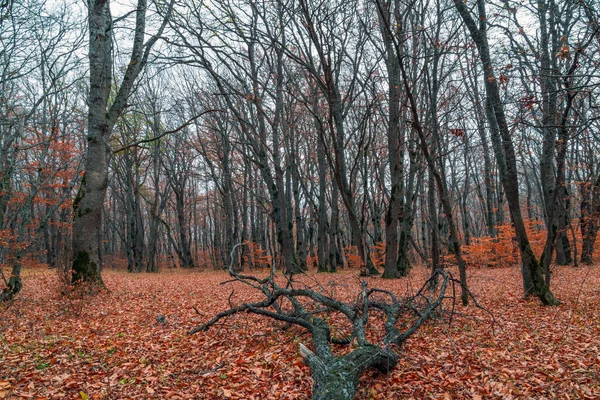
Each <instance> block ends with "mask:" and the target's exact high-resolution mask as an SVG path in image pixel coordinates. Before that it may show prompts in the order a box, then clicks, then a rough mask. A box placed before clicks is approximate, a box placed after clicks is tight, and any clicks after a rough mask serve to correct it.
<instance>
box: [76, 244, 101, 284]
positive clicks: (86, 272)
mask: <svg viewBox="0 0 600 400" xmlns="http://www.w3.org/2000/svg"><path fill="white" fill-rule="evenodd" d="M97 280H98V266H97V265H96V263H95V262H93V261H91V260H90V255H89V254H88V252H87V251H83V250H82V251H79V252H78V253H77V255H76V256H75V260H74V261H73V282H79V281H83V282H93V281H97Z"/></svg>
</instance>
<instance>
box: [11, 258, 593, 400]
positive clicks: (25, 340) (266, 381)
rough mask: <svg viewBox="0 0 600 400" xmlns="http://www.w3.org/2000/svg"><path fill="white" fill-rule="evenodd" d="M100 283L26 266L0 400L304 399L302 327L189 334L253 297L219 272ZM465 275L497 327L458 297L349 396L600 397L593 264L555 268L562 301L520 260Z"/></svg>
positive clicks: (235, 326) (340, 285)
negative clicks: (536, 292)
mask: <svg viewBox="0 0 600 400" xmlns="http://www.w3.org/2000/svg"><path fill="white" fill-rule="evenodd" d="M425 276H426V271H425V270H423V269H419V268H416V269H415V270H413V271H412V272H411V274H410V276H409V277H408V278H403V279H399V280H393V281H383V280H381V279H379V278H369V285H370V286H371V287H374V286H377V287H384V288H388V289H391V290H393V291H394V292H396V293H397V294H399V295H403V294H407V293H411V292H414V290H416V289H417V288H418V287H420V285H421V283H422V282H423V281H424V279H425ZM104 279H105V282H106V285H107V287H108V288H109V289H110V292H103V293H99V294H96V295H94V296H80V295H78V294H77V293H72V294H70V295H68V296H65V295H61V294H60V293H59V285H58V283H57V282H58V279H57V276H56V272H54V271H49V270H44V269H38V270H28V271H25V273H24V290H23V292H22V293H21V294H20V295H19V296H18V298H17V299H16V300H14V301H13V302H12V303H10V304H8V305H0V307H1V308H0V399H2V398H34V399H60V398H66V399H83V400H85V399H124V398H156V399H163V398H165V399H183V398H194V399H220V398H232V399H309V398H310V391H311V384H312V382H311V379H310V373H309V370H308V368H307V367H306V366H305V365H304V364H303V362H302V359H301V358H300V356H299V354H298V342H303V343H306V344H309V343H310V340H309V338H308V336H307V335H305V334H303V333H302V331H301V330H299V329H296V328H291V329H284V328H285V327H284V326H282V324H279V323H274V322H273V321H270V320H266V319H263V318H259V317H256V316H250V315H247V314H244V315H239V316H237V317H235V318H232V319H230V320H228V321H227V322H226V323H224V324H221V325H219V326H215V327H213V328H212V329H211V330H209V331H208V332H205V333H203V332H201V333H198V334H195V335H192V336H189V335H188V334H187V331H188V330H189V329H190V328H192V327H194V326H197V325H198V324H200V323H202V322H206V321H207V320H208V319H209V318H210V317H212V316H213V315H214V314H215V313H217V312H219V311H222V310H224V309H226V308H228V306H229V304H230V303H231V304H234V305H235V304H240V302H241V301H242V299H243V298H245V297H248V296H251V295H250V294H249V291H248V289H247V288H243V287H242V286H240V285H239V284H235V283H226V284H221V282H223V281H226V280H228V275H227V274H226V273H224V272H212V271H210V272H208V271H204V272H187V271H168V272H164V273H160V274H137V275H134V274H127V273H125V272H120V271H110V270H107V271H106V272H105V273H104ZM305 279H309V280H314V281H315V282H317V281H318V282H319V283H320V284H321V285H322V288H323V290H327V291H328V292H329V294H330V295H334V296H342V297H344V296H345V297H348V298H354V297H356V293H357V288H358V287H359V279H358V277H357V276H356V274H355V273H353V272H348V271H345V272H341V273H338V274H335V275H332V274H319V275H312V276H309V277H305ZM469 282H470V285H471V288H472V291H473V292H474V294H475V295H476V296H477V298H478V300H479V302H480V303H481V304H482V305H483V306H485V307H486V308H487V309H489V310H490V311H492V312H493V314H494V317H495V320H496V324H495V325H494V326H492V324H491V318H490V316H489V315H487V314H486V313H485V312H484V311H482V310H480V309H477V308H475V307H473V306H470V307H467V308H462V307H460V306H457V307H456V310H455V311H456V314H455V315H454V318H453V320H452V321H451V324H449V321H448V319H447V318H445V319H441V320H439V321H431V322H429V323H427V324H426V325H425V326H424V327H423V328H422V329H421V330H420V331H419V332H418V333H416V334H415V335H414V336H412V337H411V338H410V339H409V340H408V341H407V342H406V343H405V345H404V346H403V347H402V349H400V363H399V365H398V366H397V367H396V368H395V369H394V371H393V372H392V373H390V374H388V375H381V374H379V373H377V372H376V371H372V372H370V373H367V374H365V375H364V376H363V377H362V378H361V385H360V389H359V393H358V395H357V398H359V399H398V398H407V399H408V398H414V399H427V398H436V399H438V398H441V399H455V398H456V399H459V398H460V399H463V398H466V399H469V398H471V399H493V398H498V399H500V398H502V399H509V398H538V399H552V398H565V399H595V398H600V266H592V267H589V266H584V267H579V268H576V269H575V268H572V267H561V268H559V269H557V270H556V271H555V273H554V275H553V283H552V286H553V289H554V291H555V293H556V295H557V296H558V297H559V298H560V300H561V301H562V305H561V306H559V307H552V308H548V307H542V306H540V304H539V302H537V301H535V300H533V299H532V300H524V299H523V298H522V296H521V279H520V275H519V270H518V269H517V268H503V269H473V270H471V271H470V273H469ZM232 290H234V291H233V295H231V293H232ZM446 308H447V309H448V304H447V305H446ZM196 310H197V311H196ZM161 317H164V318H161ZM375 329H376V328H375Z"/></svg>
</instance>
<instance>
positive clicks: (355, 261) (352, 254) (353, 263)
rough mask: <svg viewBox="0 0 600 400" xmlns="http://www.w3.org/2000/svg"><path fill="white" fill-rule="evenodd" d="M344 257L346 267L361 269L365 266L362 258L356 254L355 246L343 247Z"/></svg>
mask: <svg viewBox="0 0 600 400" xmlns="http://www.w3.org/2000/svg"><path fill="white" fill-rule="evenodd" d="M343 251H344V257H346V260H347V261H348V268H352V269H362V268H364V266H365V263H364V262H363V259H362V258H361V256H360V255H359V254H358V248H357V247H356V246H346V247H344V250H343Z"/></svg>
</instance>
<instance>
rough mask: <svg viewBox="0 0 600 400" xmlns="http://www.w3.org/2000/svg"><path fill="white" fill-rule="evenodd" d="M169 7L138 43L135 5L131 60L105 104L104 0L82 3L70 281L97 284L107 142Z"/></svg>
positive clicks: (109, 74) (140, 24)
mask: <svg viewBox="0 0 600 400" xmlns="http://www.w3.org/2000/svg"><path fill="white" fill-rule="evenodd" d="M172 4H173V3H172V2H171V3H170V5H169V6H168V9H167V11H166V14H165V15H166V16H165V18H164V20H163V22H162V24H161V26H160V27H159V29H158V32H157V34H156V35H154V36H152V37H151V38H150V39H149V40H147V41H146V42H144V38H145V35H146V10H147V8H148V4H147V0H138V2H137V7H136V9H135V20H136V23H135V28H134V29H135V30H134V38H133V46H132V50H131V57H130V59H129V62H128V63H127V68H126V70H125V73H124V75H123V80H122V81H121V84H120V85H119V86H118V87H117V88H116V92H115V93H116V94H115V95H114V96H112V97H113V100H112V102H110V100H109V96H110V94H111V88H112V86H113V31H112V29H113V20H112V16H111V12H110V1H109V0H90V1H89V2H88V28H89V29H88V30H89V33H88V34H89V55H88V58H89V65H90V72H89V74H90V78H89V84H90V86H89V95H88V132H87V151H86V155H85V160H84V171H85V172H84V177H83V181H82V183H81V187H80V188H79V192H78V193H77V197H76V199H75V202H74V211H75V216H74V219H73V264H72V270H73V276H72V282H90V283H102V276H101V270H102V262H101V253H100V251H101V250H100V243H101V240H102V208H103V205H104V197H105V195H106V188H107V185H108V161H109V157H110V147H109V144H108V143H109V140H110V136H111V133H112V130H113V127H114V125H115V123H116V121H117V119H118V118H119V117H120V116H121V114H122V113H123V111H124V110H125V108H126V107H127V100H128V98H129V95H130V94H131V92H132V90H133V87H134V84H135V81H136V79H137V77H138V75H139V74H140V72H141V71H142V69H143V68H144V66H145V65H146V62H147V60H148V56H149V55H150V50H151V48H152V46H153V45H154V43H156V41H157V40H158V38H159V37H160V36H161V34H162V32H163V31H164V28H165V26H166V23H167V22H168V19H169V18H170V14H171V9H172Z"/></svg>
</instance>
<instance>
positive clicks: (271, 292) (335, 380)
mask: <svg viewBox="0 0 600 400" xmlns="http://www.w3.org/2000/svg"><path fill="white" fill-rule="evenodd" d="M238 246H239V245H236V246H235V247H234V249H233V251H232V259H233V255H234V252H235V251H236V248H237V247H238ZM229 273H230V275H231V276H232V278H233V281H237V282H241V283H243V284H246V285H249V286H251V287H253V288H254V289H256V290H257V291H259V292H260V293H262V298H261V300H260V301H255V302H245V303H242V304H240V305H238V306H231V308H230V309H228V310H225V311H223V312H221V313H219V314H217V315H216V316H214V317H213V318H212V319H211V320H210V321H208V322H206V323H205V324H202V325H200V326H197V327H195V328H194V329H192V330H190V331H189V333H190V334H194V333H197V332H201V331H207V330H208V329H209V328H210V327H211V326H213V325H215V324H216V323H217V322H219V321H220V320H222V319H224V318H228V317H231V316H233V315H235V314H239V313H246V312H249V313H253V314H258V315H262V316H266V317H269V318H272V319H274V320H278V321H282V322H285V323H286V324H290V325H295V326H299V327H301V328H304V329H306V330H307V331H308V332H309V333H310V335H311V337H312V346H313V350H310V349H309V348H308V347H307V346H305V345H304V344H302V343H300V345H299V346H300V354H301V356H302V357H303V359H304V361H305V362H306V364H307V365H308V366H309V367H310V370H311V373H312V377H313V380H314V385H313V394H312V398H313V399H314V400H324V399H330V400H349V399H353V398H354V395H355V393H356V390H357V386H358V380H359V377H360V376H361V374H362V373H363V372H364V371H365V370H367V369H369V368H376V369H378V370H379V371H381V372H382V373H388V372H390V371H391V370H392V369H393V368H394V367H395V366H396V364H397V363H398V354H397V351H398V349H399V347H400V346H401V345H402V343H403V342H404V341H405V340H406V339H408V338H409V337H410V336H411V335H412V334H413V333H415V332H416V331H417V330H418V329H419V327H420V326H421V325H422V324H423V323H424V322H425V321H426V320H427V319H429V318H430V317H432V316H433V315H434V314H435V315H441V313H440V312H437V311H436V310H438V309H440V308H441V306H442V303H443V302H444V300H445V299H450V300H451V301H452V303H453V302H454V295H452V296H446V291H447V289H448V287H449V285H453V284H454V282H455V281H454V279H453V278H452V277H451V276H450V275H449V273H448V272H446V271H444V270H438V271H436V272H435V274H434V275H433V276H432V277H431V278H430V279H429V280H428V281H427V282H425V283H424V285H423V286H422V288H421V289H420V290H419V291H418V292H417V293H416V294H415V295H413V296H411V297H408V298H397V297H396V295H395V294H394V293H392V292H391V291H388V290H384V289H378V288H370V289H369V288H368V287H367V283H366V281H363V282H362V286H361V290H360V294H359V295H358V296H357V297H356V299H355V300H353V301H351V302H344V301H341V300H337V299H335V298H333V296H329V295H327V294H326V293H324V292H325V290H324V288H322V287H321V288H319V289H316V290H315V289H312V288H310V287H309V286H308V285H306V284H305V283H303V282H302V281H297V280H294V278H293V277H279V278H278V279H276V278H277V277H276V274H275V270H274V269H272V270H271V273H270V274H269V276H268V277H266V278H258V277H255V276H252V275H244V274H242V273H239V272H236V271H234V270H233V264H230V266H229ZM278 280H279V281H282V283H278ZM229 282H231V281H229ZM432 288H434V289H432ZM452 293H454V290H452ZM434 312H435V313H434ZM375 314H377V315H378V316H379V318H378V319H377V321H381V322H382V325H383V327H382V328H381V330H382V333H381V334H380V335H379V337H378V339H377V343H374V341H373V340H372V339H371V340H369V339H368V336H369V337H372V336H373V335H372V334H371V335H368V328H371V327H372V325H373V324H371V323H370V321H369V316H371V317H373V316H374V315H375ZM332 316H335V317H334V318H335V319H336V320H339V319H342V320H343V321H344V322H345V325H346V328H347V330H346V332H347V334H345V335H344V336H343V337H335V336H334V335H332V325H333V322H332V319H333V318H331V317H332ZM371 333H372V332H371ZM334 345H348V346H353V349H352V350H351V351H350V352H349V353H347V354H343V355H335V354H334V351H333V346H334Z"/></svg>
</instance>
